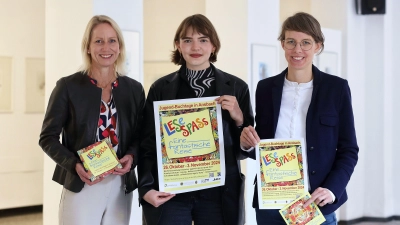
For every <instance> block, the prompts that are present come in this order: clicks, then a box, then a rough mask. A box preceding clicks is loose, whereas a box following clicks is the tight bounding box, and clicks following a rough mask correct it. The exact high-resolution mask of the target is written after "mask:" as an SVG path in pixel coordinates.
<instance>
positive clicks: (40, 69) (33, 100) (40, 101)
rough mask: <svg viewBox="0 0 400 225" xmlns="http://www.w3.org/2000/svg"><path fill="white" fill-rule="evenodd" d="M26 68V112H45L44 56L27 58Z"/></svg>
mask: <svg viewBox="0 0 400 225" xmlns="http://www.w3.org/2000/svg"><path fill="white" fill-rule="evenodd" d="M25 70H26V73H25V74H26V75H25V76H26V78H25V80H26V83H25V88H26V91H25V111H26V113H44V108H45V105H44V102H45V99H44V94H45V93H44V92H45V66H44V58H26V59H25Z"/></svg>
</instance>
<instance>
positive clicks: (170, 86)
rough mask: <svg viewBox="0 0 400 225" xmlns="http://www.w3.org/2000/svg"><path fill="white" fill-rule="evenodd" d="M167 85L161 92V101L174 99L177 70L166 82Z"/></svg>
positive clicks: (177, 77) (178, 81)
mask: <svg viewBox="0 0 400 225" xmlns="http://www.w3.org/2000/svg"><path fill="white" fill-rule="evenodd" d="M166 82H167V85H165V86H164V87H163V89H162V90H161V97H162V100H172V99H176V95H177V93H178V89H179V85H180V79H179V70H178V71H176V72H175V74H174V75H173V76H171V78H170V79H168V80H166Z"/></svg>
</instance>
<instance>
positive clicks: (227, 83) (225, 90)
mask: <svg viewBox="0 0 400 225" xmlns="http://www.w3.org/2000/svg"><path fill="white" fill-rule="evenodd" d="M211 66H212V67H213V70H214V73H215V86H216V93H217V96H222V95H232V96H235V84H234V83H232V82H231V80H230V79H229V77H228V76H226V75H225V74H224V73H223V72H222V71H221V70H219V69H217V68H215V67H214V65H212V64H211Z"/></svg>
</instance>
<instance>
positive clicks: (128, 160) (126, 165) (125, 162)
mask: <svg viewBox="0 0 400 225" xmlns="http://www.w3.org/2000/svg"><path fill="white" fill-rule="evenodd" d="M119 162H120V163H121V165H122V168H121V169H120V168H115V170H114V172H113V174H115V175H124V174H126V173H127V172H129V171H130V170H131V166H132V163H133V156H132V155H125V156H124V157H122V158H121V159H120V160H119Z"/></svg>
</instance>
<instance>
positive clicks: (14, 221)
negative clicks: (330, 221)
mask: <svg viewBox="0 0 400 225" xmlns="http://www.w3.org/2000/svg"><path fill="white" fill-rule="evenodd" d="M0 225H43V218H42V207H41V206H34V207H26V208H18V209H7V210H0ZM356 225H400V221H399V220H396V221H391V222H386V223H380V222H362V223H357V224H356Z"/></svg>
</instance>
